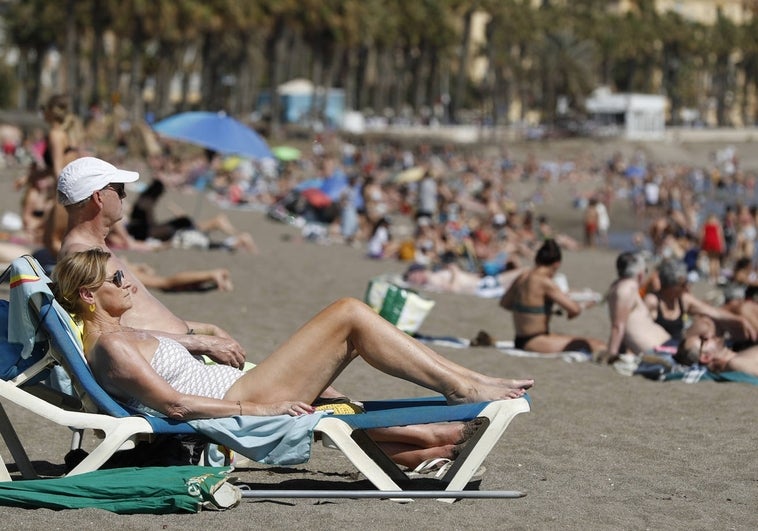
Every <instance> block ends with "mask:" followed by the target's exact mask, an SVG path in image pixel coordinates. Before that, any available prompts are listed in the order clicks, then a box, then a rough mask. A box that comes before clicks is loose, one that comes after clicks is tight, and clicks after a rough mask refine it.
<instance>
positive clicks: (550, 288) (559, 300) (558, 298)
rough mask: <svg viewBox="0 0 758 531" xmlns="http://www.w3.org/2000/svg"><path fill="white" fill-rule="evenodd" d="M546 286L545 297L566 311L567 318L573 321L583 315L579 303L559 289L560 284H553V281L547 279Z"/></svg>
mask: <svg viewBox="0 0 758 531" xmlns="http://www.w3.org/2000/svg"><path fill="white" fill-rule="evenodd" d="M544 285H545V296H546V297H548V298H550V300H552V301H553V302H555V303H556V304H557V305H558V306H560V307H561V308H563V309H564V310H566V317H568V318H569V319H573V318H574V317H576V316H578V315H579V314H580V313H582V307H581V306H579V303H577V302H575V301H573V300H571V298H570V297H569V296H568V295H567V294H565V293H564V292H563V291H561V288H559V287H558V284H556V283H555V282H553V281H552V280H551V279H549V278H546V279H545V284H544Z"/></svg>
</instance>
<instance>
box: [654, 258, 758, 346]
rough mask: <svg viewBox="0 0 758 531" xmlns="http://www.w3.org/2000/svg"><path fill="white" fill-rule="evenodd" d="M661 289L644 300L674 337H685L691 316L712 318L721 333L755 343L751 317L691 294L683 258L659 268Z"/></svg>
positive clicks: (666, 262)
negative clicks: (727, 333) (713, 304)
mask: <svg viewBox="0 0 758 531" xmlns="http://www.w3.org/2000/svg"><path fill="white" fill-rule="evenodd" d="M657 273H658V281H659V284H660V290H659V291H658V292H657V293H648V294H647V295H645V303H646V305H647V307H648V309H649V310H650V313H651V316H652V317H653V319H654V320H655V322H656V323H658V324H659V325H661V326H662V327H663V328H665V329H666V331H667V332H668V333H669V334H671V337H672V339H676V340H682V339H683V338H684V337H685V336H686V335H691V333H692V331H690V332H686V331H687V329H688V327H689V325H690V322H689V321H690V317H691V318H693V319H694V318H695V317H699V316H704V317H709V318H710V319H712V320H713V322H714V323H715V325H716V330H717V333H718V334H719V335H722V334H724V333H725V332H729V334H730V335H731V338H732V340H733V341H736V342H738V343H747V344H750V343H753V342H755V340H756V330H755V328H754V327H753V325H752V324H751V323H750V321H749V319H748V318H746V317H745V316H744V315H742V314H741V311H740V309H739V307H737V308H735V309H734V310H730V309H726V308H719V307H716V306H712V305H710V304H708V303H707V302H704V301H701V300H700V299H698V298H697V297H696V296H695V295H693V294H692V293H690V291H689V290H688V287H687V266H686V265H685V264H684V262H682V261H680V260H672V259H665V260H663V261H661V263H660V264H659V265H658V268H657Z"/></svg>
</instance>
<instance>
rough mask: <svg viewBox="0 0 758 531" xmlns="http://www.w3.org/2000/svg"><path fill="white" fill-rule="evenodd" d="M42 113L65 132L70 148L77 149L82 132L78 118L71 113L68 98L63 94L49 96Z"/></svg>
mask: <svg viewBox="0 0 758 531" xmlns="http://www.w3.org/2000/svg"><path fill="white" fill-rule="evenodd" d="M44 111H45V113H46V114H47V115H49V116H50V119H51V120H52V121H53V122H55V123H58V124H61V128H62V129H63V130H64V131H65V132H66V134H67V135H68V138H69V142H70V144H71V146H74V147H78V144H79V142H81V139H82V136H83V131H82V124H81V121H80V120H79V118H78V117H77V116H76V115H75V114H74V113H72V112H71V109H70V107H69V102H68V97H67V96H66V95H65V94H54V95H52V96H50V99H48V100H47V103H46V104H45V106H44Z"/></svg>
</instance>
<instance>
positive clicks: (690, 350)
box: [674, 335, 758, 377]
mask: <svg viewBox="0 0 758 531" xmlns="http://www.w3.org/2000/svg"><path fill="white" fill-rule="evenodd" d="M674 360H675V361H676V362H677V363H680V364H682V365H688V366H690V365H703V366H705V367H708V370H710V371H711V372H717V373H718V372H724V371H738V372H744V373H746V374H750V375H752V376H756V377H758V345H757V346H752V347H748V348H746V349H745V350H740V351H739V352H735V351H734V350H732V349H731V348H729V347H728V346H727V345H726V342H725V340H724V338H723V337H719V336H715V335H714V336H710V337H706V336H703V337H696V336H690V337H686V338H685V339H684V340H682V342H681V343H680V344H679V348H678V349H677V351H676V354H675V355H674Z"/></svg>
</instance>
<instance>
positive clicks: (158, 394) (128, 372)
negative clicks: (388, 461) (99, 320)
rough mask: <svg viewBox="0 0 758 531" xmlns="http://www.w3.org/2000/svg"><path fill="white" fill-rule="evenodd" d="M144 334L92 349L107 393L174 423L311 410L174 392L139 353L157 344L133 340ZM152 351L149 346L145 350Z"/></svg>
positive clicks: (106, 339) (111, 339)
mask: <svg viewBox="0 0 758 531" xmlns="http://www.w3.org/2000/svg"><path fill="white" fill-rule="evenodd" d="M141 335H144V334H128V333H119V334H111V335H104V336H102V337H101V338H100V340H99V341H98V343H97V345H96V346H95V351H94V354H95V356H90V357H88V359H90V358H92V359H94V360H97V361H96V362H95V363H92V365H93V370H94V373H95V376H96V377H97V378H98V380H99V381H101V382H102V381H103V379H102V376H101V375H103V374H106V375H107V377H106V378H105V379H104V380H105V384H106V385H104V387H105V388H106V390H108V391H110V392H113V393H114V394H116V395H118V396H121V397H124V396H130V397H134V398H136V399H137V400H139V401H140V402H141V403H142V404H144V405H146V406H148V407H150V408H152V409H155V410H156V411H159V412H161V413H163V414H164V415H166V416H167V417H169V418H171V419H175V420H190V419H199V418H216V417H231V416H234V415H263V416H266V415H292V416H297V415H302V414H305V413H311V412H312V411H313V408H312V407H311V406H310V405H308V404H305V403H303V402H297V401H285V402H277V403H271V404H259V403H255V402H249V401H236V400H219V399H215V398H207V397H202V396H195V395H187V394H183V393H179V392H177V391H176V390H175V389H173V388H172V387H171V386H170V385H169V384H168V382H166V381H165V380H164V379H163V378H161V377H160V376H159V375H158V373H156V372H155V370H153V368H152V367H151V366H150V364H149V363H148V362H147V361H146V360H145V358H144V357H143V356H142V354H141V353H140V352H139V350H138V347H137V346H136V345H138V344H143V345H144V344H145V343H147V344H148V345H152V344H153V343H155V344H156V345H155V346H156V347H157V341H152V342H151V341H135V338H136V337H137V336H141ZM145 348H152V346H149V347H147V346H146V347H145Z"/></svg>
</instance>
